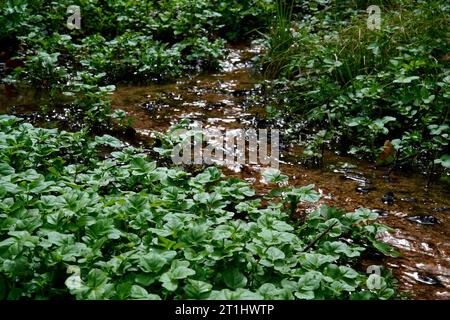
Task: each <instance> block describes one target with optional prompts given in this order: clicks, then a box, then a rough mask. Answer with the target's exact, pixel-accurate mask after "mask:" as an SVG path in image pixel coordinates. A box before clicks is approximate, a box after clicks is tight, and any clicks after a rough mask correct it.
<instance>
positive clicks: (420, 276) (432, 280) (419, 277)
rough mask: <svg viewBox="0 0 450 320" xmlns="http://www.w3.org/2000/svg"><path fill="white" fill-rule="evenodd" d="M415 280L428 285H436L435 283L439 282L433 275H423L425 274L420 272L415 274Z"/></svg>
mask: <svg viewBox="0 0 450 320" xmlns="http://www.w3.org/2000/svg"><path fill="white" fill-rule="evenodd" d="M416 280H417V281H419V282H421V283H425V284H430V285H437V284H440V283H441V282H440V281H439V280H438V279H436V278H433V277H431V276H428V275H425V274H420V273H419V274H418V275H417V278H416Z"/></svg>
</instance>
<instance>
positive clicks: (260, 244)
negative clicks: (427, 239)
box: [0, 116, 395, 299]
mask: <svg viewBox="0 0 450 320" xmlns="http://www.w3.org/2000/svg"><path fill="white" fill-rule="evenodd" d="M0 128H1V134H0V171H1V176H0V208H1V212H2V213H1V214H0V235H1V238H0V239H1V241H0V274H1V278H0V280H1V282H0V289H1V290H0V296H3V297H5V296H6V297H7V298H8V299H20V298H32V299H49V298H69V297H71V296H72V297H75V298H78V299H182V298H183V299H263V298H265V299H294V298H298V299H345V298H347V299H348V298H351V299H371V298H381V299H387V298H392V297H394V296H395V292H394V290H393V289H392V284H393V283H392V281H393V279H392V277H391V276H390V274H389V273H388V272H387V271H385V274H384V277H380V288H379V289H377V290H368V289H367V285H366V282H367V276H368V275H367V274H365V272H361V270H358V268H357V267H356V266H357V261H358V260H357V259H358V258H359V257H360V256H361V253H362V252H363V251H365V250H366V249H367V248H377V249H378V250H380V251H381V252H384V253H385V254H390V255H395V252H394V251H392V250H391V249H390V248H389V247H388V246H386V245H385V244H383V243H381V242H379V241H377V240H376V238H375V237H376V234H377V233H378V232H382V231H384V230H386V227H384V226H382V225H380V224H378V223H376V221H375V220H376V218H377V214H376V213H374V212H372V211H370V210H367V209H360V210H357V211H355V212H349V213H344V212H342V211H340V210H337V209H334V208H328V207H325V206H323V207H321V208H319V209H317V210H315V211H313V212H311V213H310V214H309V215H308V217H307V219H306V220H305V221H304V222H303V223H300V222H299V223H294V224H293V223H292V219H290V218H289V216H290V212H291V211H292V210H291V209H290V206H289V205H297V203H299V202H305V201H308V202H315V201H317V200H318V198H319V195H318V193H317V192H316V191H314V190H313V186H312V185H309V186H304V187H301V188H292V189H286V190H278V192H277V193H278V196H276V197H275V196H273V195H272V196H268V197H267V198H266V199H261V198H260V197H256V196H255V192H254V190H253V189H252V188H251V187H250V186H249V185H248V183H245V182H243V181H239V180H236V179H224V177H223V174H221V172H220V171H219V170H218V169H217V168H215V167H210V168H208V169H206V170H205V171H204V172H202V173H200V174H197V175H192V174H190V173H188V172H185V171H183V170H181V169H179V168H167V167H159V166H158V164H157V163H156V162H155V161H152V160H151V159H149V158H148V157H147V156H146V154H145V153H143V150H139V149H135V148H133V147H124V146H123V143H121V142H120V141H119V140H117V139H115V138H113V137H111V136H97V137H95V138H94V139H93V138H90V137H89V136H88V135H86V133H85V132H79V133H67V132H59V131H58V130H57V129H39V128H34V127H33V126H31V125H30V124H26V123H22V124H21V123H20V120H19V119H18V118H15V117H12V116H0ZM105 147H106V148H108V149H109V150H110V152H109V153H108V155H107V156H106V157H104V156H103V155H102V154H104V150H103V152H102V148H103V149H104V148H105ZM266 178H267V180H268V181H272V180H274V179H275V178H276V181H283V180H286V179H287V177H286V176H283V175H280V174H279V173H278V174H274V172H272V171H268V172H267V173H266ZM275 191H276V190H274V192H275ZM281 191H283V192H281ZM318 235H321V236H320V237H318ZM350 238H351V239H352V241H351V242H350V241H347V240H346V239H350Z"/></svg>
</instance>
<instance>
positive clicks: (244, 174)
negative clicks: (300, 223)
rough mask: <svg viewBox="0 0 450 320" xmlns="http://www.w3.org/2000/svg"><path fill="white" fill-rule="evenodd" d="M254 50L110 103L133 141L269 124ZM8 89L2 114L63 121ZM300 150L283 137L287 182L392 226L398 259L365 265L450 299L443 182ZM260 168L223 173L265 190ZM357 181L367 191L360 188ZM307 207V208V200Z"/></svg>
mask: <svg viewBox="0 0 450 320" xmlns="http://www.w3.org/2000/svg"><path fill="white" fill-rule="evenodd" d="M258 52H259V48H258V47H257V46H248V45H242V46H233V47H231V48H230V49H229V55H228V59H226V62H224V65H223V70H222V71H221V72H220V73H214V74H199V75H195V76H189V77H185V78H182V79H179V80H178V81H177V82H171V83H164V84H154V85H149V86H119V87H118V89H117V91H116V92H115V94H114V95H113V96H112V106H113V108H120V109H123V110H125V111H126V112H127V113H128V114H129V115H131V116H132V117H133V118H134V122H133V128H134V129H135V130H136V132H137V133H138V137H139V138H138V139H137V140H142V139H143V140H145V139H146V137H148V136H149V135H150V134H151V132H152V131H160V132H164V131H166V130H167V129H168V128H169V127H170V125H171V124H174V123H177V122H178V121H179V120H181V119H189V120H191V121H201V122H202V123H203V124H204V127H206V128H217V129H221V130H225V129H248V128H256V127H261V126H263V127H267V123H266V124H264V117H263V115H264V110H265V106H264V103H263V101H264V99H261V96H262V95H263V94H262V93H263V88H262V86H261V85H260V84H258V82H257V81H256V78H255V77H254V76H253V75H252V73H251V66H252V63H251V59H252V57H253V56H255V55H256V54H258ZM9 92H10V91H9V90H5V89H3V92H0V113H12V114H18V115H22V116H24V117H26V118H28V119H29V120H34V122H35V123H42V121H49V120H50V121H60V120H61V119H64V114H65V111H64V109H62V110H53V112H49V113H48V114H47V116H46V118H45V117H44V118H43V117H42V116H41V114H40V113H39V108H38V107H37V105H36V103H35V102H33V99H36V97H35V94H33V95H32V96H31V98H30V95H28V96H27V95H23V94H20V93H17V92H15V93H14V94H11V93H9ZM255 97H256V98H255ZM301 151H302V150H301V148H299V147H298V146H295V145H294V144H289V143H287V142H286V141H285V142H284V146H283V149H282V152H281V159H280V160H281V164H280V170H281V171H282V172H283V173H284V174H287V175H288V176H289V183H290V184H291V185H307V184H311V183H314V184H315V185H316V188H318V190H319V191H320V193H321V194H322V198H321V200H320V202H319V205H321V204H327V205H330V206H336V207H339V208H342V209H345V210H347V211H353V210H355V209H357V208H360V207H366V208H370V209H374V210H378V212H379V213H380V218H379V219H380V222H382V223H385V224H387V225H389V226H391V227H392V228H394V229H395V232H392V233H386V234H383V235H382V236H381V239H382V240H383V241H384V242H386V243H389V244H391V245H393V246H395V247H396V248H398V250H399V251H400V253H401V255H402V256H401V257H400V258H386V257H381V256H380V255H377V254H372V255H370V256H367V257H366V258H365V260H364V263H363V264H364V265H365V266H368V265H371V264H375V265H376V264H378V265H380V264H383V265H385V266H386V267H388V268H391V269H392V270H393V271H394V274H395V275H396V277H397V279H398V280H399V287H400V290H402V291H406V292H410V293H411V297H412V298H416V299H450V258H449V253H450V241H449V240H450V239H449V238H450V235H449V232H448V230H449V228H448V227H449V219H448V218H447V217H448V215H449V214H450V209H449V208H450V197H449V191H448V189H446V187H445V186H442V185H439V184H435V185H432V186H431V187H429V188H426V187H425V186H426V179H425V178H424V177H423V176H421V175H418V174H412V173H404V172H395V171H394V172H393V173H392V174H391V175H390V178H389V179H387V178H386V177H385V176H386V172H385V170H384V169H379V168H376V167H374V166H373V164H371V163H368V162H364V161H359V160H355V159H352V158H348V157H343V156H337V155H335V154H334V153H331V152H325V165H324V166H323V167H321V168H317V169H311V168H307V167H305V166H304V165H302V164H301V162H300V160H299V158H300V157H299V156H300V154H301ZM349 164H350V165H351V166H349ZM349 168H351V169H349ZM261 169H262V168H261V167H260V166H257V165H254V166H253V165H244V166H242V167H239V168H236V167H235V166H234V167H230V168H224V172H225V173H226V174H227V175H230V176H236V177H239V178H241V179H245V180H247V181H249V182H250V183H252V184H253V185H254V187H255V188H256V190H257V191H258V193H260V194H263V193H265V192H267V191H268V190H269V189H270V186H268V185H267V184H265V182H264V180H263V179H262V177H261ZM369 181H370V183H368V182H369ZM361 183H365V184H366V185H370V188H363V189H361V187H358V186H359V185H360V184H361ZM386 192H392V193H393V197H392V195H391V194H390V195H389V197H388V198H389V199H387V200H386V199H385V200H386V201H385V202H387V203H384V202H383V201H382V198H383V196H384V195H385V193H386ZM315 205H316V204H315ZM304 209H305V210H308V209H311V208H307V207H306V205H305V208H304ZM417 216H418V217H417ZM427 216H431V217H427Z"/></svg>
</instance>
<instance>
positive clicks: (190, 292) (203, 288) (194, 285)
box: [184, 279, 212, 299]
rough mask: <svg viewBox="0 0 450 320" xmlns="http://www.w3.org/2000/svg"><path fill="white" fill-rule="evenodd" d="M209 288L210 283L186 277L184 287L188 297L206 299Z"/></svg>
mask: <svg viewBox="0 0 450 320" xmlns="http://www.w3.org/2000/svg"><path fill="white" fill-rule="evenodd" d="M211 289H212V285H211V284H209V283H207V282H204V281H198V280H192V279H188V280H187V284H186V286H185V287H184V291H185V292H186V294H187V298H188V299H207V298H208V296H209V293H210V292H211Z"/></svg>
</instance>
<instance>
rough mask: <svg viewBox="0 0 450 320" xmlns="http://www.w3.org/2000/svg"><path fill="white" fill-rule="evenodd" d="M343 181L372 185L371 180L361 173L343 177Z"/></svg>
mask: <svg viewBox="0 0 450 320" xmlns="http://www.w3.org/2000/svg"><path fill="white" fill-rule="evenodd" d="M341 178H342V179H347V180H353V181H356V182H359V183H361V184H363V183H364V184H370V181H369V179H367V178H366V177H365V176H364V174H362V173H360V172H355V173H351V174H350V173H346V174H344V175H343V176H341Z"/></svg>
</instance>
